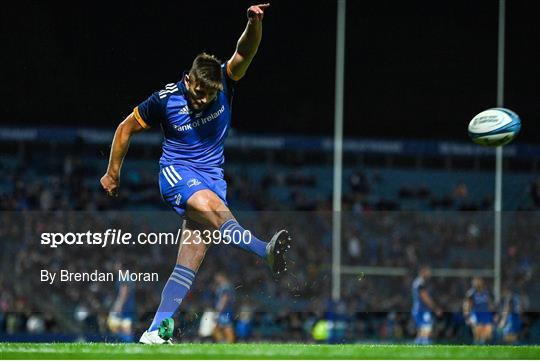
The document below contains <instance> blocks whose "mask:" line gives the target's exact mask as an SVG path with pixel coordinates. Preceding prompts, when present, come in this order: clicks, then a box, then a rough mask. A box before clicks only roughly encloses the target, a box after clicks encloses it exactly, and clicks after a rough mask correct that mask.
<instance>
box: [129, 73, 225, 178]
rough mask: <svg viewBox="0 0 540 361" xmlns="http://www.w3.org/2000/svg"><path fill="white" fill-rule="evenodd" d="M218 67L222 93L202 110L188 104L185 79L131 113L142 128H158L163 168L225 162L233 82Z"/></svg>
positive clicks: (202, 165) (200, 165) (155, 95)
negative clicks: (224, 149) (160, 133)
mask: <svg viewBox="0 0 540 361" xmlns="http://www.w3.org/2000/svg"><path fill="white" fill-rule="evenodd" d="M226 67H227V65H226V63H224V64H222V65H221V73H222V81H223V90H222V91H220V92H218V94H217V96H216V98H215V99H214V100H213V101H212V103H210V104H209V105H208V106H207V107H206V108H205V109H202V110H194V109H192V108H191V106H190V105H189V102H188V92H187V89H186V86H185V84H184V80H183V79H182V80H180V81H179V82H177V83H170V84H167V85H166V86H165V88H164V89H163V90H160V91H157V92H155V93H153V94H152V95H151V96H150V97H149V98H148V99H146V100H145V101H143V102H142V103H141V104H139V105H138V106H137V107H135V109H134V110H133V113H134V115H135V119H136V120H137V122H138V123H139V124H140V125H141V126H142V127H143V128H149V127H152V126H158V125H159V126H161V129H162V131H163V135H164V140H163V144H162V148H163V154H162V156H161V159H160V161H159V163H160V165H161V166H162V167H165V166H169V165H187V166H189V165H191V166H195V167H197V168H213V167H220V166H221V165H222V164H223V162H224V161H225V157H224V155H223V148H224V144H225V138H226V137H227V133H228V131H229V126H230V124H231V104H232V97H233V92H234V88H233V86H234V84H235V82H234V81H233V80H231V79H230V78H229V76H228V74H227V69H226Z"/></svg>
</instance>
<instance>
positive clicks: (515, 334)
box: [498, 287, 522, 344]
mask: <svg viewBox="0 0 540 361" xmlns="http://www.w3.org/2000/svg"><path fill="white" fill-rule="evenodd" d="M521 312H522V306H521V300H520V298H519V295H518V294H517V293H516V292H513V291H512V290H511V289H510V287H505V289H504V291H503V296H502V298H501V310H500V316H501V317H500V320H499V323H498V328H499V330H500V332H501V336H502V341H503V342H504V343H506V344H516V343H517V342H518V340H519V333H520V331H521Z"/></svg>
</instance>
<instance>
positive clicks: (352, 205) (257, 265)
mask: <svg viewBox="0 0 540 361" xmlns="http://www.w3.org/2000/svg"><path fill="white" fill-rule="evenodd" d="M46 159H47V163H43V162H39V161H38V160H36V159H35V158H33V157H32V156H30V155H28V154H26V155H25V156H24V157H22V159H21V158H18V159H12V161H11V162H9V161H7V160H8V158H6V159H2V160H0V170H1V171H2V173H3V177H2V178H3V179H2V182H1V184H0V190H1V191H0V210H1V211H2V217H0V239H2V245H1V247H2V252H1V253H2V256H1V257H2V272H1V274H0V334H1V333H5V334H17V333H34V334H36V333H43V332H48V333H62V332H64V333H66V332H68V333H69V332H71V333H78V334H100V335H108V334H109V331H108V329H107V322H106V321H107V317H108V313H109V311H110V308H111V305H112V304H113V302H114V299H115V296H116V287H115V285H114V284H112V283H99V282H92V283H73V284H62V283H55V284H53V285H45V284H43V283H42V282H40V278H39V276H38V274H39V271H40V270H41V269H49V270H59V269H69V270H73V271H81V272H82V271H85V270H88V269H89V267H91V269H99V270H103V271H111V272H112V271H114V270H115V267H117V264H118V263H121V264H122V265H123V266H125V267H126V268H130V269H139V270H145V271H153V272H158V273H159V274H160V282H158V283H139V284H137V288H136V303H137V318H136V322H135V327H134V329H135V331H136V332H137V333H140V332H141V331H142V330H143V329H144V328H145V327H146V326H147V324H148V322H149V320H150V318H151V316H152V312H153V311H154V310H155V308H156V306H157V305H158V303H159V297H160V290H161V287H162V283H163V282H164V280H166V278H167V276H168V272H169V271H170V264H172V263H173V262H174V259H175V257H176V249H177V246H175V245H162V246H149V245H133V246H115V247H107V248H99V247H96V246H81V247H58V248H47V247H43V246H41V245H39V235H40V234H41V233H42V232H45V231H46V232H86V231H87V230H89V229H91V230H93V231H94V230H104V229H107V228H111V229H114V228H117V229H124V230H129V231H130V232H132V233H137V232H148V231H156V230H174V229H175V227H176V228H178V227H179V222H178V220H177V219H176V218H175V215H174V213H172V212H170V211H169V210H168V209H167V208H166V207H165V205H164V204H163V202H162V201H161V199H160V196H159V191H158V189H157V184H156V180H155V171H154V170H152V169H151V168H150V167H148V168H144V167H141V168H139V169H131V170H129V171H126V174H124V179H123V182H122V189H121V193H120V196H119V198H110V197H107V196H106V195H105V194H104V192H103V191H102V190H101V189H100V188H99V184H98V180H99V175H100V173H101V171H102V169H99V167H100V166H102V164H95V163H91V162H87V161H86V160H85V158H84V157H82V156H79V155H77V153H74V154H69V155H66V154H61V156H59V157H56V158H52V157H47V158H46ZM127 162H129V160H128V161H127ZM150 162H151V161H148V164H153V163H150ZM243 167H249V165H246V164H244V165H243ZM411 171H412V172H416V171H418V170H411ZM226 174H227V176H226V178H227V179H228V184H229V189H228V198H229V202H230V204H231V205H232V209H233V210H234V209H235V204H236V205H238V209H240V210H241V211H240V212H238V213H237V215H238V218H240V219H242V221H243V222H244V223H245V224H246V225H248V226H249V229H250V230H251V231H252V232H253V233H254V234H257V235H261V236H262V237H263V238H264V237H268V236H269V235H271V234H272V231H274V230H276V229H277V228H278V227H283V228H287V229H289V231H290V233H291V234H292V235H294V244H295V245H294V247H293V249H292V250H291V253H290V256H289V258H290V259H291V262H292V266H291V267H290V270H289V274H288V275H287V276H286V277H284V278H282V279H281V280H280V281H279V282H277V283H276V282H274V281H273V280H272V278H271V276H270V273H269V272H268V270H267V269H266V267H265V265H264V264H262V263H261V262H260V261H258V260H257V259H255V258H254V257H250V256H249V255H247V254H244V253H243V252H242V251H239V250H237V249H234V248H233V247H230V246H224V245H219V246H216V247H212V248H211V250H210V254H209V256H208V258H207V260H206V262H205V263H204V264H203V268H202V269H201V271H200V272H199V274H198V276H197V281H196V282H195V285H194V288H193V289H192V291H191V293H190V295H189V296H188V300H186V301H185V303H184V305H183V308H182V312H181V313H180V314H179V315H178V320H179V322H180V330H181V335H177V336H180V337H181V339H182V340H200V336H199V335H198V325H199V322H200V318H201V315H202V313H203V312H204V311H205V310H207V309H210V308H212V299H213V298H212V297H213V296H212V288H211V287H208V285H211V284H212V282H213V274H214V273H216V272H217V271H220V270H221V271H225V272H226V274H227V275H228V277H229V278H230V280H231V282H232V283H233V285H234V286H235V292H236V312H237V314H236V318H235V323H236V330H237V337H238V338H239V339H243V340H249V341H257V340H263V339H264V340H287V341H302V342H307V341H313V340H315V341H325V342H357V341H362V340H379V341H404V342H405V341H407V340H411V339H412V338H414V332H415V330H414V323H413V322H412V320H411V318H410V302H411V301H410V287H411V282H412V279H413V278H414V276H415V271H416V269H417V268H418V267H419V266H420V265H421V264H424V263H429V264H430V265H431V266H432V267H434V268H452V269H462V268H469V269H470V268H475V269H486V268H490V267H491V264H492V253H493V250H492V245H491V242H492V241H491V240H492V238H493V234H492V231H491V227H492V216H491V214H490V213H489V212H483V211H484V210H489V209H490V207H491V201H490V199H489V197H482V198H481V201H478V198H476V199H475V200H470V199H469V198H470V197H469V194H468V185H467V184H466V183H465V182H460V183H457V184H453V185H452V187H453V190H452V192H450V193H449V194H444V195H440V194H433V192H432V191H431V190H430V188H429V186H428V185H422V186H414V187H411V186H410V185H404V186H403V187H401V189H400V190H399V192H398V194H396V195H395V197H393V198H392V199H388V198H386V197H378V196H377V194H376V191H374V189H375V188H377V189H380V183H381V182H383V181H384V180H383V179H381V177H380V175H378V174H377V173H376V172H374V173H368V172H366V171H352V172H351V173H350V175H349V179H348V184H347V186H346V188H345V189H346V192H345V195H344V199H343V209H344V212H343V217H342V220H343V230H344V231H343V244H342V246H343V249H342V262H343V264H344V265H347V266H359V265H362V266H374V267H375V266H376V267H392V268H404V269H406V270H407V274H406V275H404V276H403V275H401V276H382V275H381V276H371V275H365V276H364V275H362V274H354V275H353V274H351V275H344V278H343V281H342V293H343V294H342V296H343V297H342V301H341V302H340V303H337V304H335V303H333V302H331V301H330V299H331V297H330V291H331V247H332V245H331V239H332V237H331V235H332V233H331V232H332V228H331V225H332V213H331V209H332V208H331V189H329V190H327V192H326V193H322V194H321V191H320V187H319V184H318V182H319V179H318V178H317V177H316V176H314V175H313V174H309V173H307V172H306V173H304V172H302V168H301V167H298V166H296V165H293V166H291V165H290V164H280V165H273V166H268V167H267V168H266V171H265V173H264V174H263V175H262V177H260V178H259V179H257V180H255V179H252V177H250V174H249V173H247V172H243V171H237V170H236V168H235V171H233V172H227V173H226ZM377 184H379V186H378V187H375V185H377ZM275 187H280V188H285V190H286V193H287V194H286V197H285V201H284V198H283V197H281V198H280V197H279V196H275V194H274V193H273V189H274V188H275ZM539 189H540V181H539V180H534V179H531V183H530V189H528V190H527V192H528V194H529V199H528V200H529V202H528V203H527V204H528V206H527V207H526V208H527V209H529V210H531V212H514V213H509V214H505V226H506V228H505V242H504V248H503V254H504V257H503V273H504V274H503V276H504V281H505V287H508V288H511V289H513V290H514V292H516V293H517V294H519V296H520V297H521V299H522V300H523V305H524V306H523V309H524V327H523V330H522V331H521V335H520V339H521V341H523V342H539V341H540V321H539V320H538V312H539V311H540V304H538V303H534V302H532V301H531V300H533V299H535V298H534V296H535V295H537V293H538V291H539V288H538V287H537V285H538V284H540V278H539V275H538V274H537V273H536V271H537V266H536V263H535V260H534V259H531V257H532V255H534V254H540V218H539V217H538V215H536V213H534V210H535V209H539V208H540V195H539V194H540V191H539ZM489 193H490V190H486V194H489ZM410 199H420V200H425V201H426V202H424V204H428V207H429V208H430V210H429V211H426V210H425V209H422V210H421V211H414V209H413V210H412V211H400V209H401V206H400V205H401V204H402V202H405V201H407V200H410ZM531 205H532V206H531ZM231 260H234V261H231ZM7 275H9V278H8V277H7ZM469 282H470V279H468V278H447V277H435V278H434V279H433V280H432V294H433V295H434V297H435V299H436V300H437V302H438V303H439V304H440V305H442V307H443V309H444V313H443V316H442V317H441V318H440V319H439V320H438V322H437V323H436V328H435V334H436V339H437V340H438V341H440V342H467V341H470V340H471V335H470V331H469V330H468V327H467V326H466V324H465V321H464V319H463V316H462V313H461V305H462V301H463V297H464V295H465V293H466V291H467V289H468V288H469V286H470V284H469ZM536 299H538V298H536ZM321 320H330V321H332V322H333V325H334V326H335V330H337V331H336V332H334V333H332V336H331V337H322V338H321V336H320V335H318V333H317V332H314V330H315V329H316V325H317V324H318V322H319V321H321ZM338 325H339V326H338Z"/></svg>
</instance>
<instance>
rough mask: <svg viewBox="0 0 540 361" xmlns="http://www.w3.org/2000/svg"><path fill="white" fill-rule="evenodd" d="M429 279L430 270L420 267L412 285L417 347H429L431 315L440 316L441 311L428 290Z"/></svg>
mask: <svg viewBox="0 0 540 361" xmlns="http://www.w3.org/2000/svg"><path fill="white" fill-rule="evenodd" d="M430 278H431V268H430V267H428V266H422V267H421V268H420V270H419V271H418V276H417V277H416V278H415V279H414V281H413V283H412V312H411V313H412V317H413V319H414V322H415V324H416V339H415V340H414V342H415V343H416V344H419V345H429V344H431V343H432V339H431V338H432V336H433V323H434V320H433V314H435V315H436V316H437V317H440V316H441V315H442V310H441V308H440V307H438V306H437V304H436V303H435V301H434V300H433V298H432V297H431V295H430V292H429V290H428V286H427V283H428V280H429V279H430Z"/></svg>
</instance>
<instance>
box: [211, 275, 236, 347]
mask: <svg viewBox="0 0 540 361" xmlns="http://www.w3.org/2000/svg"><path fill="white" fill-rule="evenodd" d="M214 281H215V282H216V292H215V293H216V305H215V311H216V327H215V328H214V340H215V341H216V342H220V343H233V342H234V341H235V337H234V327H233V326H234V325H233V312H234V289H233V287H232V285H231V283H230V282H229V279H228V278H227V276H225V274H224V273H222V272H218V273H216V274H215V276H214Z"/></svg>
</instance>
